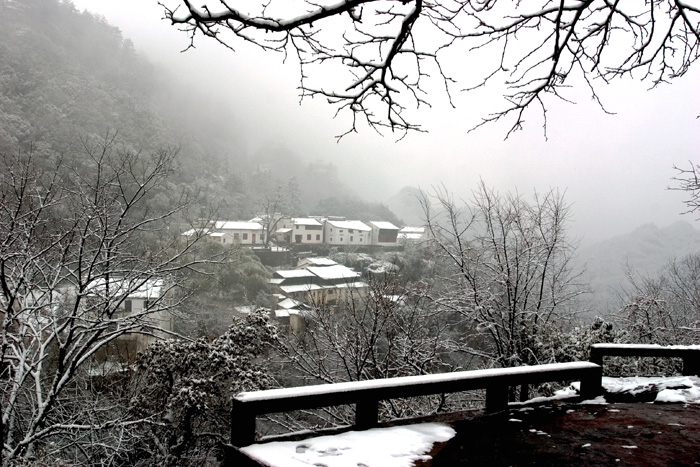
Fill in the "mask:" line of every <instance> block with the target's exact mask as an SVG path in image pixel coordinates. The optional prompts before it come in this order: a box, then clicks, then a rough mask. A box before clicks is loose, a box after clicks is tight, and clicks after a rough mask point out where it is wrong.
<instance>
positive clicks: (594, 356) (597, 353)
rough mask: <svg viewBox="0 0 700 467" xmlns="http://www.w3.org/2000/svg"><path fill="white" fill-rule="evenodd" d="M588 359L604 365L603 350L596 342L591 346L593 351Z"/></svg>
mask: <svg viewBox="0 0 700 467" xmlns="http://www.w3.org/2000/svg"><path fill="white" fill-rule="evenodd" d="M588 360H589V361H590V362H591V363H595V364H596V365H600V366H601V367H602V366H603V352H602V351H601V350H599V349H597V348H596V347H595V344H593V345H592V346H591V352H590V356H589V358H588Z"/></svg>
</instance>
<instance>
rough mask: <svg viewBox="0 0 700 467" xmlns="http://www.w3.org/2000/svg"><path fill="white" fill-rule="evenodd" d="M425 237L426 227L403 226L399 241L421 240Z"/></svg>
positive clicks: (398, 237)
mask: <svg viewBox="0 0 700 467" xmlns="http://www.w3.org/2000/svg"><path fill="white" fill-rule="evenodd" d="M423 239H425V227H403V228H402V229H401V230H399V234H398V236H397V240H398V242H399V243H406V242H419V241H421V240H423Z"/></svg>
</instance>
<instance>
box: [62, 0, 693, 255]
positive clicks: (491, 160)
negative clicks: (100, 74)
mask: <svg viewBox="0 0 700 467" xmlns="http://www.w3.org/2000/svg"><path fill="white" fill-rule="evenodd" d="M73 3H74V4H75V5H76V6H77V7H78V8H79V9H81V10H82V9H88V10H89V11H92V12H94V13H98V14H100V15H102V16H104V17H105V18H106V20H107V21H108V22H109V23H110V24H113V25H115V26H117V27H119V28H120V29H121V30H122V32H123V34H124V36H125V37H127V38H129V39H131V40H132V41H133V42H134V45H135V47H136V49H137V50H138V51H139V52H141V53H143V54H145V55H146V56H147V57H148V58H149V59H150V60H151V61H152V62H153V63H155V64H157V65H163V66H165V67H167V69H168V70H170V71H169V72H170V73H173V77H174V78H173V79H178V80H180V81H182V82H184V83H187V85H188V86H192V87H193V88H198V89H200V90H202V89H204V90H207V91H208V92H210V102H213V103H215V104H216V105H215V106H214V108H222V109H223V108H226V109H227V110H228V111H229V113H232V114H233V115H235V121H233V122H231V125H232V128H236V129H237V132H240V129H242V130H243V133H244V134H245V135H246V146H247V147H246V149H247V151H248V154H254V153H255V151H256V149H257V148H259V147H260V146H261V145H263V144H266V143H269V142H270V141H277V142H279V143H281V144H283V145H284V146H286V147H287V148H288V149H290V150H291V151H293V152H295V153H297V154H298V155H299V156H301V157H302V158H304V159H307V160H317V159H320V160H324V161H328V162H332V163H333V164H335V165H337V166H338V167H339V169H340V170H339V171H340V174H341V177H342V179H343V180H344V181H345V182H346V183H348V184H349V185H351V186H352V187H353V188H354V189H355V191H356V192H357V193H358V194H359V195H360V196H362V197H364V198H365V199H367V200H369V201H384V200H385V199H387V198H389V197H390V196H392V195H393V194H394V193H395V192H396V191H398V189H400V188H401V187H402V186H405V185H411V186H417V187H421V188H430V187H431V186H432V185H436V184H444V185H445V187H446V188H447V189H448V190H450V191H452V192H454V193H455V194H456V195H458V196H469V193H470V192H471V190H472V189H473V188H474V187H475V185H476V182H478V180H479V179H480V178H483V180H484V181H485V182H486V184H487V185H488V186H492V187H495V188H497V189H498V190H501V191H513V190H518V191H519V192H520V193H523V194H528V193H530V192H531V191H532V190H533V189H535V188H536V189H538V190H544V189H548V188H550V187H557V188H559V189H561V190H565V191H566V199H567V201H568V202H570V203H571V204H572V224H571V225H572V230H573V232H574V233H575V235H577V236H578V237H582V238H583V239H584V241H591V240H597V239H602V238H605V237H608V236H612V235H618V234H623V233H626V232H629V231H631V230H633V229H634V228H636V227H638V226H639V225H641V224H644V223H649V222H655V223H656V224H658V225H659V226H666V225H668V224H670V223H672V222H675V221H677V220H679V219H684V220H686V221H688V222H691V223H693V225H694V226H695V227H696V228H697V227H698V226H699V225H698V222H697V221H696V220H695V219H696V217H698V216H693V215H686V216H682V217H681V216H680V215H679V213H681V212H682V211H683V210H684V205H683V204H682V200H683V199H684V194H683V193H679V192H673V191H669V190H667V187H668V186H670V185H673V181H672V180H671V177H673V176H674V174H675V171H674V170H673V165H674V164H675V165H681V166H685V167H688V166H689V161H691V160H694V161H696V162H697V156H698V148H699V145H698V143H700V119H698V118H697V116H698V115H700V87H699V86H698V84H697V83H700V70H698V68H697V67H696V68H695V69H694V70H692V71H691V72H690V73H688V74H687V75H686V76H685V77H684V78H682V79H680V80H678V81H676V82H674V83H673V84H672V85H666V86H662V87H660V88H657V89H655V90H651V91H649V90H647V88H648V86H649V84H648V83H639V82H635V81H632V80H624V81H618V82H616V83H614V84H612V85H607V86H604V87H603V86H600V87H599V88H598V91H599V94H600V95H601V97H602V100H603V102H604V104H605V106H606V108H607V109H608V110H609V111H611V112H615V113H616V115H607V114H605V113H604V112H603V111H602V110H600V108H599V107H598V106H597V105H596V104H595V103H593V102H592V101H591V98H590V93H589V92H588V90H587V89H586V88H585V86H581V87H580V88H578V89H576V90H572V92H571V93H570V94H568V97H570V98H572V99H573V100H575V101H576V104H575V105H574V104H568V103H564V102H551V103H550V105H549V106H548V113H547V117H548V129H547V136H548V140H545V138H544V135H543V131H542V121H541V118H540V115H539V114H538V113H537V112H532V111H531V112H530V116H529V118H527V121H526V125H525V128H524V130H523V131H519V132H517V133H515V134H514V135H512V136H510V138H509V139H508V140H507V141H504V137H505V135H506V133H507V130H508V128H509V126H508V125H507V124H506V123H504V124H500V123H499V124H495V125H488V126H486V127H482V128H480V129H478V130H476V131H474V132H472V133H467V131H468V130H469V128H471V127H473V126H474V125H475V124H476V123H478V122H479V118H480V117H483V116H486V115H488V113H489V112H493V111H495V110H497V109H498V108H499V105H500V104H501V101H500V100H499V98H498V97H497V96H494V95H488V91H484V92H473V93H472V92H470V93H461V94H457V98H456V99H455V102H456V104H457V109H452V108H450V107H449V106H448V105H447V99H446V98H445V96H444V94H443V93H440V92H435V93H434V96H433V95H431V97H430V98H431V104H433V107H432V108H430V109H428V108H426V109H423V110H422V111H421V113H420V123H421V124H423V126H424V128H425V129H426V130H428V133H427V134H409V135H408V136H407V137H406V138H404V139H403V140H401V141H398V142H397V141H396V139H397V137H398V136H400V135H392V134H391V133H390V132H387V133H386V134H385V135H384V137H381V136H378V135H377V134H376V133H374V132H373V131H372V130H370V129H364V130H363V131H362V132H361V133H360V134H351V135H349V136H347V137H346V138H344V139H342V140H341V141H340V142H339V143H336V140H335V138H334V137H335V136H336V135H338V134H340V133H342V132H343V131H344V130H345V129H347V120H343V119H334V118H333V116H334V113H335V109H334V108H332V107H330V106H327V105H326V104H325V101H322V100H320V99H317V100H305V101H304V102H303V103H302V104H301V105H299V99H298V91H297V89H296V88H297V86H298V73H297V66H296V64H294V63H293V60H290V61H289V63H287V64H282V62H281V57H280V56H279V55H276V54H272V53H269V52H267V53H265V52H262V51H261V50H259V49H255V48H253V47H251V46H247V45H239V46H238V47H237V51H236V53H233V52H231V51H229V50H227V49H224V48H223V47H221V46H220V45H217V44H214V43H213V42H212V43H209V42H206V41H202V40H201V38H200V41H199V42H198V43H196V48H195V49H191V50H189V51H187V52H186V53H181V52H180V51H181V50H183V49H184V48H185V47H186V46H187V44H188V39H187V37H186V36H185V34H184V33H180V32H178V31H177V30H176V29H175V28H174V27H172V26H170V25H169V24H168V22H167V21H165V20H162V17H163V13H162V10H161V8H160V7H158V6H157V4H156V2H155V1H150V0H73ZM450 66H455V67H460V66H464V67H467V66H472V67H473V66H476V65H474V64H467V63H465V64H463V65H462V64H461V63H459V62H458V61H457V60H456V61H455V63H451V64H450ZM183 111H186V109H183ZM211 118H217V117H216V115H215V114H212V115H211Z"/></svg>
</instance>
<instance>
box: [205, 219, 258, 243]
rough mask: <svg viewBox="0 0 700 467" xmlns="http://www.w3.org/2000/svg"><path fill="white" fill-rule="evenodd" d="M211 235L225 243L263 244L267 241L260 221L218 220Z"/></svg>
mask: <svg viewBox="0 0 700 467" xmlns="http://www.w3.org/2000/svg"><path fill="white" fill-rule="evenodd" d="M209 236H210V237H212V239H215V240H218V241H219V242H221V243H223V244H225V245H231V244H239V245H262V244H264V243H265V233H264V231H263V226H262V224H260V223H259V222H250V221H217V222H216V223H215V224H214V226H213V228H212V233H210V234H209Z"/></svg>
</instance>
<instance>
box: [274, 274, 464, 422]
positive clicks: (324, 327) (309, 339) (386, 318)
mask: <svg viewBox="0 0 700 467" xmlns="http://www.w3.org/2000/svg"><path fill="white" fill-rule="evenodd" d="M369 284H370V285H369V291H368V292H367V293H366V294H365V293H360V294H357V293H355V294H352V295H348V296H346V300H345V301H344V302H342V304H341V306H340V309H339V310H334V309H333V308H332V307H329V306H327V305H325V304H323V303H318V304H315V305H314V306H313V307H312V310H311V311H310V312H308V313H306V314H305V315H304V319H305V322H306V328H305V329H304V330H303V331H301V332H293V333H291V334H290V335H288V336H286V337H285V336H281V344H282V349H283V351H282V353H283V356H284V360H285V361H286V362H287V363H286V365H287V366H286V368H287V369H286V370H285V371H284V372H278V373H283V374H284V375H285V377H286V378H288V380H286V381H282V380H281V381H280V382H281V383H282V384H297V385H298V384H300V383H301V384H319V383H339V382H345V381H362V380H369V379H382V378H393V377H399V376H409V375H421V374H430V373H441V372H446V371H453V370H454V369H455V367H456V366H457V365H458V364H457V363H456V361H455V360H453V359H451V358H450V356H449V354H450V351H451V340H450V328H451V322H450V320H449V319H447V317H446V315H445V314H443V313H438V312H436V310H435V309H433V308H432V307H431V306H430V303H428V302H427V301H425V300H424V298H423V297H422V295H421V294H419V293H416V291H412V290H410V289H409V290H406V289H404V288H401V287H399V286H398V285H397V282H396V281H395V278H393V276H391V275H388V276H387V277H385V278H378V279H372V280H370V281H369ZM280 377H282V376H280ZM426 401H427V399H421V400H417V399H413V400H410V399H409V400H405V401H403V400H394V401H386V402H385V403H383V405H382V409H381V412H382V414H383V415H388V416H389V418H399V417H408V416H415V415H416V414H419V413H420V414H426V413H429V412H432V411H435V410H439V408H441V407H442V406H443V404H444V403H445V400H444V398H439V397H438V398H432V399H430V400H429V401H428V402H426ZM326 415H328V417H327V418H326V420H325V421H326V422H327V423H330V424H343V423H348V422H349V421H350V420H351V419H352V413H351V412H350V411H343V410H330V409H329V410H328V411H327V413H326ZM297 422H298V420H297ZM290 423H292V422H291V421H290ZM296 428H298V427H296Z"/></svg>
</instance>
